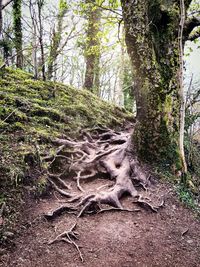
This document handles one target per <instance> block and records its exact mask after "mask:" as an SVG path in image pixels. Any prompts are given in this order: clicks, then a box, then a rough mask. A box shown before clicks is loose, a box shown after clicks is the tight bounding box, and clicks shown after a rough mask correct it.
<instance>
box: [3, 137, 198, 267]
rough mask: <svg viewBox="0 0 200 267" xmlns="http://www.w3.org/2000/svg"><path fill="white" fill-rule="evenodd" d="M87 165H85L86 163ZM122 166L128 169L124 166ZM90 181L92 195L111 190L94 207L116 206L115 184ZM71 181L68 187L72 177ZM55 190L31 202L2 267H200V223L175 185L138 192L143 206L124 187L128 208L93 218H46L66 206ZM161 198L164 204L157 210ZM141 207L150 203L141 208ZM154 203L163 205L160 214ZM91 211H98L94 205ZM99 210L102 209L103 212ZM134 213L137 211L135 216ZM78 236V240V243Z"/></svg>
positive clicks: (161, 184)
mask: <svg viewBox="0 0 200 267" xmlns="http://www.w3.org/2000/svg"><path fill="white" fill-rule="evenodd" d="M89 138H90V137H89ZM87 141H88V140H87ZM67 142H69V141H67ZM122 145H123V144H122ZM90 154H91V153H88V155H90ZM114 155H116V154H114ZM120 155H121V154H120ZM58 156H59V155H58ZM93 156H94V155H93ZM94 157H95V156H94ZM106 157H107V154H106ZM123 159H124V157H123ZM53 160H54V161H55V159H53ZM104 161H105V159H104ZM88 162H89V161H88ZM90 162H91V161H90ZM86 163H87V161H85V162H84V164H86ZM82 164H83V163H82ZM86 165H87V164H86ZM82 166H84V165H82ZM121 166H122V167H120V168H122V171H124V168H123V166H124V165H123V164H121ZM114 168H116V169H117V170H116V173H117V174H116V175H115V176H116V177H121V176H119V173H118V170H119V171H120V169H119V167H116V166H115V167H114ZM128 168H129V165H128ZM126 173H127V172H126ZM128 173H129V172H128ZM120 175H121V174H120ZM91 178H92V179H89V181H88V179H86V180H84V179H83V180H82V181H81V188H84V190H85V191H86V192H93V191H95V190H96V189H97V188H102V186H103V185H105V184H107V183H108V185H107V187H108V189H107V190H105V186H104V189H102V190H103V191H100V193H97V196H98V201H97V200H96V199H97V198H94V200H95V205H96V204H105V205H104V207H103V208H105V207H107V208H110V205H111V206H112V204H113V201H111V200H113V199H111V197H110V196H111V193H110V192H113V191H114V192H116V191H115V189H116V184H117V182H115V181H114V180H113V179H106V180H105V177H100V176H99V177H98V176H95V178H94V177H91ZM67 179H68V180H66V182H67V183H68V182H69V177H68V178H67ZM120 179H121V178H120ZM130 179H131V176H130ZM133 179H134V178H133ZM116 180H117V178H116ZM120 181H121V180H120ZM140 182H141V181H140ZM73 183H74V184H72V187H74V186H76V182H75V181H73ZM68 184H69V183H68ZM121 185H122V186H124V188H125V189H126V187H125V185H126V184H123V183H120V186H121ZM143 186H144V185H143ZM113 188H114V189H113ZM54 189H55V190H54V191H53V190H52V191H51V192H50V194H49V196H48V197H46V198H41V199H39V200H35V199H31V198H28V199H27V201H26V204H25V206H24V209H23V212H22V218H21V219H20V221H19V223H18V224H19V225H18V229H19V231H18V233H16V234H15V237H14V239H13V241H12V242H13V244H12V246H10V249H2V250H1V251H0V257H1V258H0V266H1V267H54V266H57V267H66V266H67V267H94V266H97V267H154V266H160V267H161V266H162V267H165V266H166V267H175V266H178V267H199V266H200V222H199V220H198V219H197V218H196V217H195V214H194V213H193V212H192V211H190V210H189V209H187V208H186V207H184V206H183V204H181V203H180V202H179V200H178V199H177V196H176V193H175V189H174V188H173V186H172V185H170V184H168V183H166V182H162V181H160V180H157V179H155V178H154V179H153V180H152V181H151V184H150V185H149V186H148V189H147V190H142V191H141V190H138V189H137V191H138V193H139V194H140V195H141V194H142V196H143V199H144V200H145V201H144V202H142V203H141V202H138V201H135V202H134V203H133V196H132V195H131V194H127V193H130V192H129V191H128V192H126V190H125V189H124V191H125V194H123V195H122V194H121V193H120V194H118V195H117V196H119V199H120V205H122V207H123V208H124V207H125V209H124V210H120V208H118V207H117V209H115V210H110V211H105V212H104V210H103V212H100V213H98V211H99V209H97V210H95V209H94V210H92V214H89V213H88V212H90V211H91V210H90V209H89V210H86V209H85V210H84V213H82V215H83V216H80V217H77V214H69V213H63V214H61V215H60V216H55V218H52V219H51V220H48V219H47V218H45V216H44V214H48V213H49V212H50V211H52V210H55V209H57V208H58V207H60V206H61V205H62V204H61V202H63V201H66V198H65V197H64V196H63V194H60V192H59V190H56V187H55V185H54ZM57 189H58V188H57ZM79 189H80V188H79ZM145 189H146V188H145ZM120 190H121V189H120ZM97 191H98V190H97ZM117 192H118V191H117ZM62 193H63V192H62ZM145 194H147V195H146V196H145ZM105 195H106V203H105V202H103V201H102V200H103V197H102V196H105ZM112 196H113V195H112ZM149 199H150V200H149ZM104 200H105V198H104ZM163 200H164V205H161V206H159V205H158V204H159V203H161V201H163ZM149 201H150V202H149ZM93 203H94V202H93ZM148 203H149V204H150V205H149V204H148ZM155 203H156V205H155ZM89 204H91V203H90V202H89ZM114 204H116V203H114ZM141 204H147V205H142V207H141ZM151 205H152V206H153V207H155V206H156V207H159V209H158V210H156V211H157V212H155V211H154V210H153V209H152V208H151V207H152V206H151ZM114 206H115V205H114ZM89 207H91V208H94V207H93V206H92V205H90V206H89ZM95 207H96V206H95ZM101 208H102V207H101V205H100V211H102V209H101ZM136 209H139V211H137V212H136V211H135V210H136ZM76 222H77V225H76V229H74V232H73V233H74V234H75V236H70V237H69V236H67V239H66V238H65V242H63V241H61V242H53V243H52V244H51V245H50V244H48V243H49V242H50V241H52V240H54V239H55V238H56V237H57V236H58V235H59V234H61V233H63V232H64V231H69V229H70V228H71V227H72V226H73V225H74V223H76ZM77 234H79V236H78V239H75V238H74V237H76V236H77ZM70 238H71V239H70ZM71 241H73V242H75V243H72V242H71ZM77 246H78V247H79V249H80V252H81V255H82V257H83V262H82V261H81V258H80V253H79V251H78V249H77Z"/></svg>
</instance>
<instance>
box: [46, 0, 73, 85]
mask: <svg viewBox="0 0 200 267" xmlns="http://www.w3.org/2000/svg"><path fill="white" fill-rule="evenodd" d="M67 11H68V6H67V3H66V1H64V0H60V1H59V10H58V15H57V28H56V29H55V28H54V29H53V36H52V41H51V45H50V51H49V59H48V79H49V80H51V79H52V77H53V73H54V72H55V71H56V60H57V57H58V55H59V46H60V43H61V38H62V32H63V22H64V17H65V14H66V13H67Z"/></svg>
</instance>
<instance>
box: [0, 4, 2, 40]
mask: <svg viewBox="0 0 200 267" xmlns="http://www.w3.org/2000/svg"><path fill="white" fill-rule="evenodd" d="M2 25H3V17H2V0H0V37H1V32H2Z"/></svg>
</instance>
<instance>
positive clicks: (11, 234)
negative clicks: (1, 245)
mask: <svg viewBox="0 0 200 267" xmlns="http://www.w3.org/2000/svg"><path fill="white" fill-rule="evenodd" d="M3 235H4V236H5V237H13V236H14V233H12V232H9V231H6V232H4V234H3Z"/></svg>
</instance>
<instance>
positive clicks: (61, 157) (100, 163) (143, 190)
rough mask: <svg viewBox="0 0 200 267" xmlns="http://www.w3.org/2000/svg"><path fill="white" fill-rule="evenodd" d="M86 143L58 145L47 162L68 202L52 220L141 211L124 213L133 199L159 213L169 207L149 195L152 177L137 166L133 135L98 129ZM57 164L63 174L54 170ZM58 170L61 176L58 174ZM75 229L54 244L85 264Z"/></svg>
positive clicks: (59, 142)
mask: <svg viewBox="0 0 200 267" xmlns="http://www.w3.org/2000/svg"><path fill="white" fill-rule="evenodd" d="M82 140H83V141H78V140H72V139H56V140H54V141H53V143H54V144H56V145H58V146H59V148H58V150H57V151H56V153H55V155H54V156H53V157H52V158H51V159H49V158H48V157H46V160H47V161H50V164H49V171H48V173H47V175H48V180H49V182H50V184H51V185H52V187H53V188H54V189H55V190H56V191H57V192H59V193H60V194H61V195H62V196H63V197H66V198H67V200H66V204H65V205H61V206H60V207H59V208H57V209H55V210H54V211H51V212H50V213H48V214H46V215H45V217H46V218H47V219H54V218H56V217H57V216H59V215H61V214H62V213H63V212H67V213H73V214H76V216H77V217H81V216H84V215H85V214H92V213H96V214H99V213H104V212H109V211H122V212H138V211H140V209H135V208H134V207H133V208H132V209H131V208H126V207H123V204H122V197H124V196H126V195H129V196H130V197H131V198H132V199H133V200H132V203H134V204H138V205H139V206H141V207H143V208H145V209H146V208H147V209H149V210H151V211H153V212H157V211H158V209H159V208H160V207H161V206H163V202H161V204H159V205H158V204H157V203H156V204H155V203H153V201H152V199H151V198H150V195H148V190H149V187H150V185H151V183H150V175H149V173H148V172H147V171H145V170H144V168H143V167H142V166H141V165H140V162H139V161H138V160H137V157H136V155H135V154H134V150H133V148H132V146H131V137H130V134H129V133H127V132H124V133H119V132H115V131H112V130H110V129H104V128H101V127H97V128H95V129H93V131H92V132H91V133H87V132H85V131H82ZM55 164H57V165H58V166H59V168H58V167H57V168H54V166H55ZM55 170H57V171H58V170H61V172H60V173H57V171H56V172H55ZM63 170H64V171H63ZM65 179H68V180H69V179H70V183H72V186H69V183H68V182H66V181H65ZM105 179H107V180H106V181H107V182H106V183H105V182H104V181H105ZM74 180H75V183H74ZM95 180H96V181H97V182H96V184H94V183H93V185H92V186H90V185H91V184H92V183H91V181H95ZM99 181H100V182H101V183H100V184H99ZM102 183H103V184H102ZM95 185H97V186H96V187H95ZM105 205H106V206H105ZM108 206H110V207H108ZM75 226H76V224H75V225H74V226H73V227H72V228H71V229H70V230H69V231H66V232H64V233H62V234H60V235H58V236H57V237H56V238H55V239H54V240H52V241H50V244H53V243H54V242H56V241H65V242H67V243H70V244H72V245H74V246H75V247H76V249H77V251H78V252H79V255H80V258H81V259H82V254H81V252H80V250H79V247H78V245H77V244H76V243H75V241H74V239H76V238H77V235H76V234H75V232H74V228H75Z"/></svg>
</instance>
